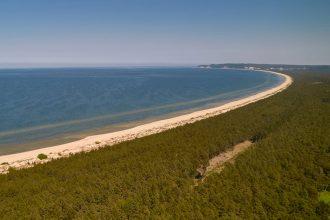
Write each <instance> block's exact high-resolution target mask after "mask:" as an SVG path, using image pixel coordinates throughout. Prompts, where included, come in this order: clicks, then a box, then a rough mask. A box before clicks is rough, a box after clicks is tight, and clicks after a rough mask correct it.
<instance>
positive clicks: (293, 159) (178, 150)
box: [0, 73, 330, 219]
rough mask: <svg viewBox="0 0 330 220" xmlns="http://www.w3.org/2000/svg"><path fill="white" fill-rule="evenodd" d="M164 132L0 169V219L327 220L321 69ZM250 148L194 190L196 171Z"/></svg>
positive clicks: (329, 100) (328, 86) (326, 96)
mask: <svg viewBox="0 0 330 220" xmlns="http://www.w3.org/2000/svg"><path fill="white" fill-rule="evenodd" d="M292 75H293V77H294V79H295V83H294V85H293V86H291V87H290V88H289V89H287V90H286V91H284V92H282V93H280V94H277V95H275V96H273V97H271V98H268V99H265V100H263V101H260V102H257V103H254V104H251V105H248V106H246V107H243V108H240V109H237V110H234V111H231V112H229V113H226V114H223V115H220V116H217V117H214V118H210V119H207V120H203V121H200V122H197V123H194V124H191V125H187V126H184V127H180V128H176V129H172V130H170V131H167V132H164V133H161V134H156V135H152V136H149V137H144V138H141V139H138V140H134V141H129V142H125V143H122V144H118V145H116V146H113V147H108V148H104V149H101V150H98V151H94V152H91V153H82V154H79V155H75V156H72V157H70V158H66V159H59V160H57V161H54V162H51V163H47V164H43V165H37V166H35V167H34V168H32V169H27V170H21V171H14V170H11V172H10V173H9V174H8V175H2V176H0V218H5V217H6V218H18V217H22V216H24V217H26V218H37V217H38V218H46V219H48V218H80V217H87V218H88V217H90V218H116V219H117V218H146V217H151V218H156V217H158V218H180V217H182V218H189V219H191V218H194V219H196V218H197V219H201V218H221V217H222V218H235V217H236V218H243V219H246V218H258V217H259V218H290V219H292V218H304V219H306V218H316V219H317V218H327V216H329V215H330V208H329V205H327V204H326V203H324V202H322V201H320V200H319V193H320V192H322V191H324V190H328V189H329V186H328V185H329V182H330V177H329V169H330V155H329V154H330V149H329V148H330V133H329V125H330V75H329V74H325V73H314V74H306V73H299V74H292ZM247 139H255V140H256V141H257V142H256V143H255V145H254V147H253V148H251V149H249V150H247V151H246V152H245V153H243V154H241V155H240V156H238V158H237V159H236V161H235V164H229V165H228V166H227V167H226V168H225V169H224V170H223V172H222V173H221V174H214V175H212V176H210V177H209V178H208V179H207V180H206V181H205V182H204V183H203V184H201V185H199V186H197V187H193V184H194V182H193V179H194V177H195V176H196V174H197V173H196V169H197V168H198V167H200V166H201V165H202V164H204V165H206V163H207V161H208V160H209V158H211V157H212V156H214V155H216V154H218V153H219V152H220V151H223V150H225V149H226V148H228V147H230V146H232V145H234V144H236V143H239V142H241V141H243V140H247Z"/></svg>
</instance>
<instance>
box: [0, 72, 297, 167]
mask: <svg viewBox="0 0 330 220" xmlns="http://www.w3.org/2000/svg"><path fill="white" fill-rule="evenodd" d="M260 71H262V72H269V73H272V74H277V75H280V76H282V77H284V79H285V80H284V82H283V83H281V84H280V85H278V86H276V87H273V88H271V89H268V90H265V91H263V92H260V93H257V94H255V95H252V96H249V97H246V98H242V99H240V100H236V101H232V102H229V103H227V104H223V105H221V106H218V107H214V108H209V109H205V110H199V111H196V112H193V113H189V114H185V115H181V116H177V117H173V118H169V119H164V120H159V121H155V122H151V123H147V124H143V125H140V126H137V127H134V128H130V129H126V130H122V131H117V132H111V133H106V134H100V135H93V136H88V137H86V138H84V139H81V140H78V141H74V142H70V143H66V144H61V145H57V146H53V147H47V148H41V149H37V150H31V151H26V152H22V153H16V154H10V155H4V156H0V173H6V172H8V169H9V168H10V167H13V168H16V169H21V168H27V167H31V166H33V165H34V164H37V163H45V162H48V161H51V160H52V159H57V158H60V157H68V156H70V155H72V154H75V153H79V152H83V151H85V152H88V151H91V150H95V149H98V148H101V147H104V146H111V145H114V144H117V143H120V142H123V141H128V140H133V139H135V138H140V137H144V136H148V135H151V134H156V133H160V132H162V131H166V130H169V129H172V128H175V127H178V126H183V125H186V124H190V123H194V122H196V121H200V120H203V119H206V118H210V117H214V116H216V115H219V114H222V113H225V112H228V111H230V110H233V109H236V108H239V107H242V106H245V105H248V104H250V103H254V102H256V101H258V100H262V99H265V98H267V97H269V96H272V95H274V94H276V93H278V92H281V91H283V90H284V89H286V88H287V87H289V86H290V85H291V84H292V82H293V80H292V78H291V77H290V76H288V75H285V74H282V73H278V72H273V71H265V70H260ZM39 154H45V155H47V157H48V158H47V159H44V160H39V159H38V158H37V157H38V155H39Z"/></svg>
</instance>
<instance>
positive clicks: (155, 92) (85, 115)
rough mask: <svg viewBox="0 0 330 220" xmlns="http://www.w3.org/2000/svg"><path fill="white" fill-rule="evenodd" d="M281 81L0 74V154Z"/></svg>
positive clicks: (195, 75) (197, 75)
mask: <svg viewBox="0 0 330 220" xmlns="http://www.w3.org/2000/svg"><path fill="white" fill-rule="evenodd" d="M281 81H283V78H281V77H279V76H276V75H273V74H269V73H264V72H256V71H245V70H229V69H201V68H53V69H10V70H5V69H3V70H0V155H1V154H8V153H13V152H20V151H24V150H29V149H34V148H40V147H44V145H40V143H42V141H44V140H61V141H62V142H65V141H72V140H74V139H75V138H74V137H75V136H74V135H73V136H72V134H82V133H88V131H93V130H95V129H99V128H102V127H107V128H109V127H111V126H113V128H114V127H116V125H119V124H123V123H129V122H135V121H141V120H146V119H151V118H156V117H159V116H164V115H167V114H170V113H173V112H178V111H183V110H189V109H195V108H206V107H208V106H210V105H211V104H214V103H222V102H228V101H230V100H233V99H238V98H242V97H244V96H248V95H251V94H254V93H257V92H259V91H262V90H265V89H267V88H270V87H273V86H275V85H277V84H279V83H280V82H281ZM69 134H70V135H69ZM69 137H70V138H69ZM77 137H78V136H76V138H77ZM61 141H60V142H61ZM38 143H39V144H38ZM45 143H46V142H45Z"/></svg>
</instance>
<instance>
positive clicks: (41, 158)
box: [38, 154, 47, 160]
mask: <svg viewBox="0 0 330 220" xmlns="http://www.w3.org/2000/svg"><path fill="white" fill-rule="evenodd" d="M38 159H39V160H44V159H47V155H46V154H39V155H38Z"/></svg>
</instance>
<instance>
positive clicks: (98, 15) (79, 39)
mask: <svg viewBox="0 0 330 220" xmlns="http://www.w3.org/2000/svg"><path fill="white" fill-rule="evenodd" d="M222 62H255V63H288V64H330V1H329V0H249V1H248V0H189V1H188V0H186V1H185V0H116V1H115V0H1V1H0V64H2V65H7V64H11V63H25V64H27V65H29V64H38V65H39V64H40V65H43V64H44V65H46V64H47V65H49V64H50V65H63V64H78V65H89V64H94V65H98V64H156V65H157V64H202V63H222Z"/></svg>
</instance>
